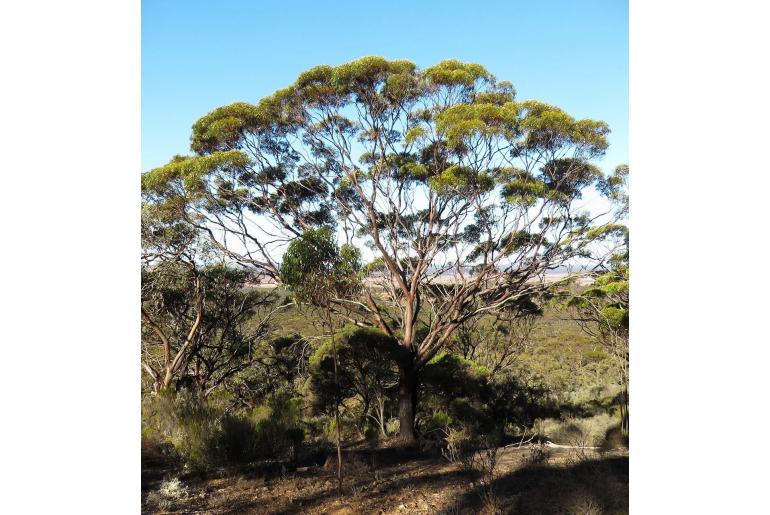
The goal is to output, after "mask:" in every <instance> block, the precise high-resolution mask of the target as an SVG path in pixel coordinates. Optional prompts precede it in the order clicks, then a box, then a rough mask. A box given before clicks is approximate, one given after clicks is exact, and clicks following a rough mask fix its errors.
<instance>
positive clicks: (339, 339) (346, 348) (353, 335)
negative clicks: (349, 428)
mask: <svg viewBox="0 0 770 515" xmlns="http://www.w3.org/2000/svg"><path fill="white" fill-rule="evenodd" d="M335 342H336V345H337V348H336V351H337V358H338V363H339V370H338V377H337V378H338V381H337V380H335V377H334V364H333V356H334V349H333V348H332V344H331V339H330V340H328V341H327V342H325V343H324V344H323V345H321V346H320V347H319V348H318V349H316V351H315V353H314V354H313V356H312V357H311V358H310V373H311V384H312V388H313V392H314V395H315V402H316V406H317V408H321V409H323V408H324V407H326V406H328V405H330V404H333V403H335V402H336V399H338V398H343V399H349V398H354V397H355V398H357V399H358V400H359V402H360V403H361V427H362V429H363V427H364V425H365V423H366V421H367V419H369V420H373V421H374V422H375V424H376V425H377V427H378V428H379V430H380V434H381V435H383V436H385V434H386V432H385V422H386V416H385V408H386V403H387V402H388V399H389V398H390V397H392V395H391V392H394V387H395V386H396V385H397V384H398V369H397V368H396V366H395V363H396V361H397V358H396V356H395V354H397V353H398V352H400V351H401V347H400V346H399V345H398V342H397V340H395V339H394V338H391V337H390V336H388V335H387V334H385V333H383V332H382V331H380V330H378V329H374V328H362V327H356V326H353V325H349V326H347V327H346V328H344V329H343V330H342V331H340V332H339V333H337V334H336V335H335ZM330 401H331V402H330Z"/></svg>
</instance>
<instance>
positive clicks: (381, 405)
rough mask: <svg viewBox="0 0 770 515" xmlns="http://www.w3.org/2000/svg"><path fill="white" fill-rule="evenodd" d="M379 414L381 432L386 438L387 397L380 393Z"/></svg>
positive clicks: (378, 401)
mask: <svg viewBox="0 0 770 515" xmlns="http://www.w3.org/2000/svg"><path fill="white" fill-rule="evenodd" d="M377 415H378V417H379V424H380V434H381V435H382V436H383V438H384V437H385V436H387V433H386V432H385V398H384V396H383V395H380V396H379V397H378V399H377Z"/></svg>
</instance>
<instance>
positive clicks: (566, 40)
mask: <svg viewBox="0 0 770 515" xmlns="http://www.w3.org/2000/svg"><path fill="white" fill-rule="evenodd" d="M366 55H381V56H384V57H387V58H389V59H409V60H411V61H413V62H415V63H417V65H418V66H421V67H425V66H429V65H432V64H435V63H437V62H438V61H441V60H442V59H449V58H454V59H460V60H462V61H468V62H477V63H480V64H482V65H484V66H485V67H486V68H487V69H488V70H489V71H490V72H492V73H493V74H494V75H495V76H497V77H498V78H499V79H501V80H508V81H511V82H512V83H513V85H514V86H515V87H516V90H517V92H518V98H519V99H520V100H523V99H526V98H537V99H539V100H543V101H545V102H548V103H552V104H556V105H558V106H560V107H562V108H563V109H565V110H566V111H567V112H569V113H570V114H571V115H573V116H575V117H578V118H586V117H587V118H594V119H601V120H604V121H606V122H607V123H609V125H610V128H611V129H612V134H611V135H610V149H609V150H608V152H607V155H606V156H605V158H604V159H603V160H602V161H601V162H600V163H599V164H600V166H601V167H602V168H603V169H604V170H605V171H610V170H612V169H613V168H614V167H615V165H617V164H620V163H627V162H628V4H627V2H626V1H625V0H581V1H549V2H533V1H531V0H530V1H527V2H523V1H518V0H516V1H507V2H505V1H486V2H469V1H467V0H466V1H464V2H459V1H422V2H417V1H412V2H404V1H394V0H391V1H389V2H378V3H369V2H366V3H365V2H352V1H338V2H332V1H327V2H321V1H315V2H312V1H293V2H292V1H281V2H278V1H270V2H268V1H243V0H237V1H236V0H219V1H215V0H209V1H198V0H184V1H180V0H173V1H171V0H144V1H143V2H142V170H143V171H146V170H148V169H150V168H152V167H155V166H159V165H162V164H164V163H165V162H166V161H168V159H169V158H170V157H171V156H172V155H173V154H186V153H189V137H190V127H191V126H192V124H193V122H194V121H195V120H196V119H198V118H199V117H200V116H202V115H204V114H206V113H208V112H209V111H211V110H212V109H214V108H216V107H218V106H220V105H224V104H229V103H231V102H234V101H248V102H256V101H258V100H259V99H260V98H262V97H263V96H266V95H269V94H271V93H272V92H273V91H275V90H276V89H279V88H282V87H285V86H287V85H289V84H291V83H292V82H293V81H294V79H295V78H296V77H297V75H298V74H299V73H300V72H302V71H304V70H306V69H308V68H310V67H312V66H315V65H318V64H340V63H344V62H347V61H350V60H352V59H355V58H358V57H362V56H366Z"/></svg>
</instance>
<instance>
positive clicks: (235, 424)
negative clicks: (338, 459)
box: [143, 391, 304, 470]
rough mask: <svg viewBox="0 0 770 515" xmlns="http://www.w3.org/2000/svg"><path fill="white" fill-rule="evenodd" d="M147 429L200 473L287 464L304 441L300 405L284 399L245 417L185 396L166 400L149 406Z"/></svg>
mask: <svg viewBox="0 0 770 515" xmlns="http://www.w3.org/2000/svg"><path fill="white" fill-rule="evenodd" d="M143 426H145V427H144V428H143V432H147V433H148V434H154V435H156V436H157V437H160V438H163V439H164V440H165V441H167V442H168V443H170V444H171V445H172V446H173V448H174V449H175V451H176V453H177V454H178V455H179V456H180V457H181V458H182V459H183V460H184V462H185V464H186V465H188V466H189V467H191V468H193V469H196V470H207V469H211V468H213V467H216V466H222V465H235V464H244V463H249V462H252V461H256V460H259V459H267V458H274V459H282V458H287V457H289V456H291V455H292V454H293V455H296V452H297V449H298V447H299V445H300V444H301V443H302V441H303V439H304V431H303V430H302V428H301V427H300V417H299V401H298V400H297V399H291V398H289V397H288V396H287V395H281V394H276V395H273V396H270V397H269V398H268V401H267V403H266V404H264V405H261V406H258V407H256V408H255V409H254V410H253V411H252V412H250V413H246V414H241V415H233V414H225V413H224V410H222V409H221V408H219V407H217V406H215V405H212V403H209V402H208V401H206V400H205V399H201V398H200V397H198V396H196V395H194V394H191V393H189V392H186V391H182V392H179V393H178V394H176V395H174V394H170V393H167V394H162V395H158V396H154V397H152V398H150V399H147V400H146V401H145V403H144V406H143ZM145 428H146V429H145Z"/></svg>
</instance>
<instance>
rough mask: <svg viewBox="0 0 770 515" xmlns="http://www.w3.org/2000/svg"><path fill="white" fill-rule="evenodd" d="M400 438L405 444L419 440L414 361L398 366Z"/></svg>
mask: <svg viewBox="0 0 770 515" xmlns="http://www.w3.org/2000/svg"><path fill="white" fill-rule="evenodd" d="M398 373H399V378H398V420H399V425H400V428H399V439H400V440H401V441H402V442H403V443H405V444H413V443H415V442H416V441H417V436H416V435H415V431H414V419H415V415H416V412H417V370H416V369H415V366H414V361H411V362H410V363H405V364H399V366H398Z"/></svg>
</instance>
